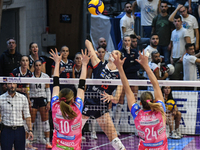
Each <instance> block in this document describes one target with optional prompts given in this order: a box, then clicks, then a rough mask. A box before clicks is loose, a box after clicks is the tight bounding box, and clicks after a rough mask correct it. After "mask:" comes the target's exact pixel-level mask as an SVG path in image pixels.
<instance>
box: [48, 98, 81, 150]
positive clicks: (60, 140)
mask: <svg viewBox="0 0 200 150" xmlns="http://www.w3.org/2000/svg"><path fill="white" fill-rule="evenodd" d="M71 107H72V109H73V110H74V112H76V114H77V117H76V118H75V119H73V120H68V119H64V118H63V116H62V112H61V110H60V101H59V100H58V96H54V97H53V98H52V100H51V108H52V117H53V124H54V132H53V141H52V147H53V148H52V150H63V149H67V150H81V137H82V133H81V126H82V109H83V102H82V100H81V98H78V97H77V98H76V100H75V101H74V103H73V104H72V105H71Z"/></svg>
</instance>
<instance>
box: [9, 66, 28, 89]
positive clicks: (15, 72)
mask: <svg viewBox="0 0 200 150" xmlns="http://www.w3.org/2000/svg"><path fill="white" fill-rule="evenodd" d="M10 75H11V76H12V77H32V72H31V71H30V70H28V69H27V71H26V73H25V74H22V72H21V67H17V68H15V69H14V70H13V71H12V72H11V73H10ZM26 85H27V84H17V87H18V88H26Z"/></svg>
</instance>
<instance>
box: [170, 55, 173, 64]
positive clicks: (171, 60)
mask: <svg viewBox="0 0 200 150" xmlns="http://www.w3.org/2000/svg"><path fill="white" fill-rule="evenodd" d="M170 62H171V64H172V65H173V64H174V61H173V58H172V57H170Z"/></svg>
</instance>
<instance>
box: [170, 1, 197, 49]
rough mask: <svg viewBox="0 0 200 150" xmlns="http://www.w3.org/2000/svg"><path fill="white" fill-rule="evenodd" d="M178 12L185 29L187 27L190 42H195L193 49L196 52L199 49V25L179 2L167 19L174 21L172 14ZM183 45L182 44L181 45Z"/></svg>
mask: <svg viewBox="0 0 200 150" xmlns="http://www.w3.org/2000/svg"><path fill="white" fill-rule="evenodd" d="M178 11H179V12H180V14H181V18H182V25H183V27H184V28H185V29H187V31H188V34H189V36H190V38H191V43H195V50H196V52H198V50H199V26H198V22H197V19H196V18H195V17H194V16H192V15H190V14H188V13H187V8H186V7H185V6H183V5H181V4H179V5H178V7H177V8H176V9H175V10H174V12H173V13H172V14H171V15H170V17H169V21H171V22H173V21H174V16H175V15H176V14H177V12H178ZM183 46H184V45H183Z"/></svg>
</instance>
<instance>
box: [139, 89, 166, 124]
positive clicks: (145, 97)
mask: <svg viewBox="0 0 200 150" xmlns="http://www.w3.org/2000/svg"><path fill="white" fill-rule="evenodd" d="M140 99H141V103H142V106H143V108H144V109H146V110H150V109H151V111H157V112H160V113H161V114H162V117H163V120H164V122H165V121H166V115H165V112H164V110H163V108H162V106H161V104H160V103H153V95H152V93H151V92H144V93H142V94H141V96H140ZM147 100H150V101H149V102H147Z"/></svg>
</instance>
